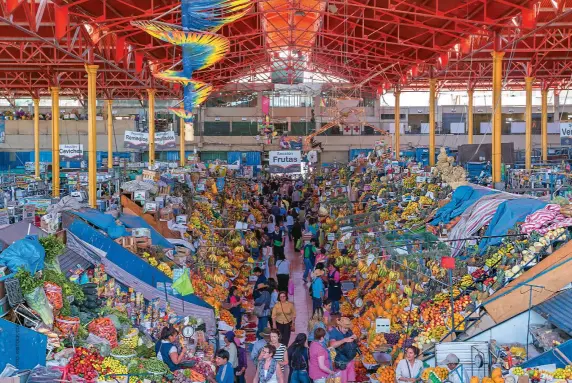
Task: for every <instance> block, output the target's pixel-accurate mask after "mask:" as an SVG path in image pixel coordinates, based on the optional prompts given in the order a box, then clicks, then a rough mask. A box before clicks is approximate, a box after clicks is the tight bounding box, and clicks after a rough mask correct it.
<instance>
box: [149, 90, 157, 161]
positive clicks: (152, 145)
mask: <svg viewBox="0 0 572 383" xmlns="http://www.w3.org/2000/svg"><path fill="white" fill-rule="evenodd" d="M155 92H156V90H155V89H147V94H148V95H149V116H148V117H147V118H148V119H149V167H152V166H153V165H155Z"/></svg>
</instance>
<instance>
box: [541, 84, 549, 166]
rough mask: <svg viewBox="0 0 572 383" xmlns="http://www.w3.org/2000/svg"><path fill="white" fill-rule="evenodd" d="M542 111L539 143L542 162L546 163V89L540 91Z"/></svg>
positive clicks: (544, 87)
mask: <svg viewBox="0 0 572 383" xmlns="http://www.w3.org/2000/svg"><path fill="white" fill-rule="evenodd" d="M541 96H542V97H541V99H542V111H541V119H542V120H541V126H542V131H541V135H540V141H541V143H542V145H541V146H542V162H543V163H547V162H548V88H547V87H546V86H543V87H542V90H541Z"/></svg>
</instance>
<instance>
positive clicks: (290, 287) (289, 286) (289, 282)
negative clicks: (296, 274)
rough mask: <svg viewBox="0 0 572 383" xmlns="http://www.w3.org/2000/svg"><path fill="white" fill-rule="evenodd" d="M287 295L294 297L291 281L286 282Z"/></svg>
mask: <svg viewBox="0 0 572 383" xmlns="http://www.w3.org/2000/svg"><path fill="white" fill-rule="evenodd" d="M288 295H294V282H293V281H292V279H290V280H289V281H288Z"/></svg>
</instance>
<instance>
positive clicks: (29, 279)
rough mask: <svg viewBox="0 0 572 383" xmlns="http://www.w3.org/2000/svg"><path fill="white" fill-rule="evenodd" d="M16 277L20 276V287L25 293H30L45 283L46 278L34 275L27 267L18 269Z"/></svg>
mask: <svg viewBox="0 0 572 383" xmlns="http://www.w3.org/2000/svg"><path fill="white" fill-rule="evenodd" d="M16 278H18V281H19V282H20V288H21V289H22V292H23V293H24V294H30V293H32V292H33V291H34V290H35V289H36V288H38V287H41V286H43V285H44V279H43V278H42V277H38V276H34V275H32V274H30V272H29V271H27V270H25V269H20V270H18V272H17V273H16Z"/></svg>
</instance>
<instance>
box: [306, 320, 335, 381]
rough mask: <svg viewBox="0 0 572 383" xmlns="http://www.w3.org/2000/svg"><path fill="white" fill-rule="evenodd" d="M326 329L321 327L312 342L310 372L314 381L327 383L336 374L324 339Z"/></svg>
mask: <svg viewBox="0 0 572 383" xmlns="http://www.w3.org/2000/svg"><path fill="white" fill-rule="evenodd" d="M325 335H326V330H324V329H323V328H319V329H317V330H316V331H315V332H314V341H313V342H312V344H310V363H309V368H308V374H309V376H310V379H312V380H313V382H314V383H326V379H327V378H328V377H330V376H332V375H333V374H334V370H333V369H332V362H331V361H330V353H329V352H328V348H327V345H326V343H325V340H324V336H325Z"/></svg>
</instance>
